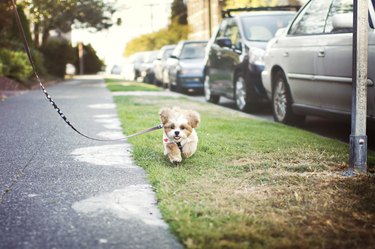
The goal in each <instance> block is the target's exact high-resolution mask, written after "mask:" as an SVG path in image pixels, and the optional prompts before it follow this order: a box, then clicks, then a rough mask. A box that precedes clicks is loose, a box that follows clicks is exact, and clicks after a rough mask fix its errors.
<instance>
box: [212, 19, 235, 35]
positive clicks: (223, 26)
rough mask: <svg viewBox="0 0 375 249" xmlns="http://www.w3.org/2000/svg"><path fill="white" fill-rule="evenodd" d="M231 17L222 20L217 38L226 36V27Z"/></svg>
mask: <svg viewBox="0 0 375 249" xmlns="http://www.w3.org/2000/svg"><path fill="white" fill-rule="evenodd" d="M229 20H231V19H225V20H223V21H222V22H221V24H220V28H219V32H218V33H217V36H216V38H220V37H225V29H226V27H227V23H228V21H229Z"/></svg>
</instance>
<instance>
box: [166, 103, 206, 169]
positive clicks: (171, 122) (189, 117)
mask: <svg viewBox="0 0 375 249" xmlns="http://www.w3.org/2000/svg"><path fill="white" fill-rule="evenodd" d="M159 115H160V120H161V122H162V124H163V145H164V155H167V156H168V158H169V160H170V161H171V162H172V163H174V164H178V163H180V162H181V161H182V155H183V156H184V157H191V156H192V155H193V154H194V153H195V151H196V150H197V145H198V135H197V132H196V131H195V128H197V127H198V125H199V123H200V116H199V113H198V112H196V111H192V110H182V109H180V108H178V107H173V108H163V109H161V110H160V112H159ZM178 143H179V144H180V145H181V150H180V148H179V147H178Z"/></svg>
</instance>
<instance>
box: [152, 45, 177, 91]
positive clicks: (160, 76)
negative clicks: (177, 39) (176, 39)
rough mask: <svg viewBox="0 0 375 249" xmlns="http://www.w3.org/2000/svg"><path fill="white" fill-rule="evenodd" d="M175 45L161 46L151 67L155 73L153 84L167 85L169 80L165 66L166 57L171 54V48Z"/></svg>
mask: <svg viewBox="0 0 375 249" xmlns="http://www.w3.org/2000/svg"><path fill="white" fill-rule="evenodd" d="M175 47H176V45H166V46H163V47H162V48H161V49H160V51H159V53H158V55H157V56H156V59H155V60H154V64H153V68H154V74H155V82H154V83H155V84H156V85H162V86H163V87H165V86H167V84H168V82H169V77H168V68H167V59H168V58H169V56H171V54H172V52H173V49H174V48H175Z"/></svg>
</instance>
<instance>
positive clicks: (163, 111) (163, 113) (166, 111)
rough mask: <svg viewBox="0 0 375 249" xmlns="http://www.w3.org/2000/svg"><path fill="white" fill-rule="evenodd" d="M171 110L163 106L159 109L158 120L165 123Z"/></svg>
mask: <svg viewBox="0 0 375 249" xmlns="http://www.w3.org/2000/svg"><path fill="white" fill-rule="evenodd" d="M171 111H172V110H171V109H169V108H163V109H161V110H160V111H159V115H160V121H161V123H162V124H165V123H167V122H168V119H169V116H170V114H171Z"/></svg>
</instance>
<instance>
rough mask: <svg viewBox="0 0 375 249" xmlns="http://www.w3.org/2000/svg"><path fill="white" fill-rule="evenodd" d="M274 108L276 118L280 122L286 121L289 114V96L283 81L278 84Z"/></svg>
mask: <svg viewBox="0 0 375 249" xmlns="http://www.w3.org/2000/svg"><path fill="white" fill-rule="evenodd" d="M273 107H274V113H275V116H276V118H277V119H278V120H280V121H282V120H284V119H285V115H286V112H287V110H286V108H287V96H286V89H285V84H284V82H283V81H282V80H279V81H278V82H277V83H276V87H275V92H274V97H273Z"/></svg>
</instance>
